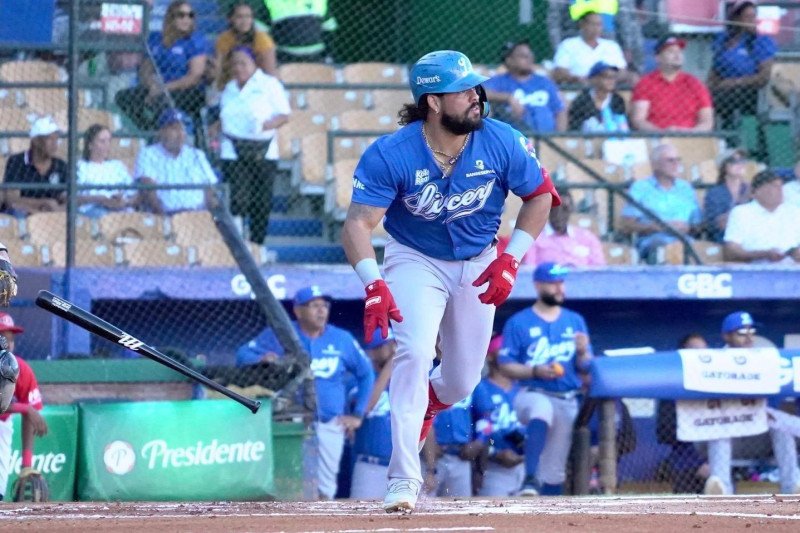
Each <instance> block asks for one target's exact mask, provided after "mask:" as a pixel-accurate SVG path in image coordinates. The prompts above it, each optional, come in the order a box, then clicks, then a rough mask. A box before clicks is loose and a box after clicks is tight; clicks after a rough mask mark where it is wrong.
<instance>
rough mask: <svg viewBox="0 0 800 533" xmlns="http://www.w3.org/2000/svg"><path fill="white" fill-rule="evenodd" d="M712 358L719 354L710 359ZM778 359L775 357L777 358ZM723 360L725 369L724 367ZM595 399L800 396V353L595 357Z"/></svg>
mask: <svg viewBox="0 0 800 533" xmlns="http://www.w3.org/2000/svg"><path fill="white" fill-rule="evenodd" d="M710 353H715V355H714V357H713V358H709V357H708V356H709V354H710ZM776 354H777V356H776ZM719 358H723V359H725V362H724V364H722V363H721V361H722V359H719ZM591 373H592V384H591V386H590V387H589V395H590V396H592V397H594V398H656V399H664V400H672V399H675V400H702V399H706V398H759V397H770V396H776V397H785V396H800V350H796V349H787V350H772V349H769V350H764V349H759V348H756V349H751V350H745V349H740V350H681V351H680V352H678V351H672V352H656V353H653V354H647V355H630V356H620V357H596V358H595V359H594V360H593V361H592V369H591Z"/></svg>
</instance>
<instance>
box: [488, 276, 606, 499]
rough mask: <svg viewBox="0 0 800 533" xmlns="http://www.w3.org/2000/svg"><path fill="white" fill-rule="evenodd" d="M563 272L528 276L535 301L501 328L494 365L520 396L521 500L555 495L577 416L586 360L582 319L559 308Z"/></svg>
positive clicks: (561, 481)
mask: <svg viewBox="0 0 800 533" xmlns="http://www.w3.org/2000/svg"><path fill="white" fill-rule="evenodd" d="M566 275H567V269H566V268H564V267H562V266H561V265H559V264H556V263H549V262H548V263H542V264H541V265H539V266H538V267H536V269H535V270H534V273H533V281H534V284H535V286H536V292H537V294H538V298H537V299H536V302H535V303H534V304H533V306H531V307H529V308H527V309H523V310H522V311H519V312H518V313H515V314H514V315H513V316H512V317H511V318H509V319H508V321H507V322H506V324H505V327H504V328H503V349H502V351H501V352H500V357H499V359H498V362H499V363H500V367H501V369H502V371H503V373H505V374H506V375H507V376H508V377H510V378H513V379H517V380H519V382H520V386H521V387H522V390H521V391H520V392H519V393H518V394H517V398H516V401H515V402H514V409H515V410H516V412H517V416H518V417H519V420H520V422H522V423H523V424H524V425H525V481H524V483H523V486H522V489H521V491H520V493H519V494H520V495H521V496H535V495H537V494H542V495H560V494H562V493H563V484H564V479H565V477H566V474H565V469H566V464H567V456H568V455H569V449H570V445H571V443H572V426H573V423H574V422H575V417H576V416H577V415H578V398H577V396H578V393H579V391H580V388H581V379H580V376H579V375H578V373H579V372H586V371H587V370H588V367H589V364H590V362H591V358H592V348H591V345H590V344H589V331H588V329H587V328H586V322H585V321H584V319H583V317H582V316H581V315H579V314H578V313H576V312H574V311H570V310H569V309H566V308H564V307H562V304H563V303H564V297H565V291H564V278H565V276H566Z"/></svg>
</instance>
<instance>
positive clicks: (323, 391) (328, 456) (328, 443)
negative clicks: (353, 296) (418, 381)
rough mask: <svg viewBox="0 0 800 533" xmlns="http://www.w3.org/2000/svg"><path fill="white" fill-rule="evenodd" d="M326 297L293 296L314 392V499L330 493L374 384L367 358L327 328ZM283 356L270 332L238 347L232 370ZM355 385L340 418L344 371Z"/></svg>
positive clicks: (315, 292)
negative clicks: (349, 408) (350, 402)
mask: <svg viewBox="0 0 800 533" xmlns="http://www.w3.org/2000/svg"><path fill="white" fill-rule="evenodd" d="M330 307H331V297H330V296H328V295H327V294H325V293H323V292H322V291H321V290H320V288H319V287H318V286H316V285H314V286H311V287H306V288H304V289H300V290H299V291H297V294H296V295H295V297H294V308H293V310H294V314H295V317H297V321H295V322H293V325H294V327H295V330H296V331H297V335H298V336H299V337H300V341H301V342H302V343H303V345H304V347H305V349H306V350H307V351H308V353H309V355H310V356H311V371H312V372H313V373H314V387H315V389H316V393H317V421H316V434H317V441H318V448H319V449H318V451H319V462H318V470H317V477H318V485H319V487H318V488H319V494H320V497H322V498H325V499H332V498H333V497H334V495H335V494H336V475H337V474H338V472H339V461H340V460H341V456H342V449H343V447H344V437H345V434H346V433H347V432H351V431H355V430H356V429H358V428H359V426H360V425H361V420H362V417H363V415H364V410H365V408H366V405H367V401H368V400H369V395H370V391H371V390H372V384H373V381H374V377H373V372H372V368H371V366H370V363H369V360H368V359H367V356H366V355H365V354H364V351H363V350H362V349H361V346H359V344H358V342H357V341H356V340H355V339H354V338H353V336H352V335H351V334H350V333H349V332H347V331H345V330H343V329H341V328H337V327H336V326H333V325H330V324H328V317H329V316H330ZM283 353H284V350H283V348H282V347H281V344H280V343H279V342H278V338H277V337H276V336H275V332H274V331H272V329H271V328H267V329H265V330H264V331H262V332H261V333H260V334H259V335H258V337H256V338H255V339H253V340H251V341H250V342H248V343H247V344H245V345H243V346H240V347H239V349H238V350H237V351H236V364H237V365H238V366H244V365H252V364H257V363H259V362H268V361H274V360H276V359H278V358H279V357H281V356H282V355H283ZM347 372H349V373H351V374H352V375H353V376H354V377H355V379H356V382H357V383H358V385H357V389H358V393H357V398H356V402H355V407H354V409H353V414H349V415H348V414H345V413H346V411H345V408H346V404H347V385H346V380H345V377H346V373H347Z"/></svg>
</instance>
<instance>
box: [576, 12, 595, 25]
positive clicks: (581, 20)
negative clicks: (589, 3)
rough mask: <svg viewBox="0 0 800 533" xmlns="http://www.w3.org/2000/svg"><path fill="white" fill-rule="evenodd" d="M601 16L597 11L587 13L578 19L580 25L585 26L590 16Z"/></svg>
mask: <svg viewBox="0 0 800 533" xmlns="http://www.w3.org/2000/svg"><path fill="white" fill-rule="evenodd" d="M599 14H600V13H598V12H597V11H587V12H586V13H584V14H583V15H581V18H579V19H578V24H583V23H584V22H585V21H586V18H587V17H588V16H590V15H599Z"/></svg>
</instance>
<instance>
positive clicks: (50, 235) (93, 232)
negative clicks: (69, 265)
mask: <svg viewBox="0 0 800 533" xmlns="http://www.w3.org/2000/svg"><path fill="white" fill-rule="evenodd" d="M66 222H67V221H66V213H65V212H63V211H62V212H53V213H35V214H32V215H29V216H28V217H26V218H15V217H12V216H10V215H5V214H0V241H2V242H3V244H5V245H6V246H7V247H8V250H9V254H10V255H11V257H13V258H14V264H15V265H17V266H21V267H39V266H45V267H63V266H65V265H66V245H65V242H66ZM218 235H219V232H218V231H217V229H216V226H215V224H214V221H213V219H212V217H211V214H210V213H209V212H208V211H186V212H183V213H177V214H175V215H173V216H171V217H170V216H158V215H152V214H149V213H134V212H129V213H109V214H107V215H104V216H103V217H101V218H98V219H93V218H89V217H85V216H80V215H79V216H78V217H77V218H76V220H75V236H76V246H75V264H76V265H77V266H83V267H108V266H125V267H165V266H170V267H176V266H203V267H230V266H235V264H236V263H235V261H234V259H233V256H232V255H231V253H230V251H229V249H228V247H227V245H226V244H225V243H224V242H223V241H222V239H221V237H218ZM215 236H217V237H215ZM248 246H249V249H250V253H251V255H252V256H253V258H254V259H255V261H256V263H257V264H259V265H263V264H266V263H268V262H270V261H271V258H270V254H269V253H268V252H267V250H266V249H265V248H264V247H262V246H258V245H256V244H254V243H248Z"/></svg>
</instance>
